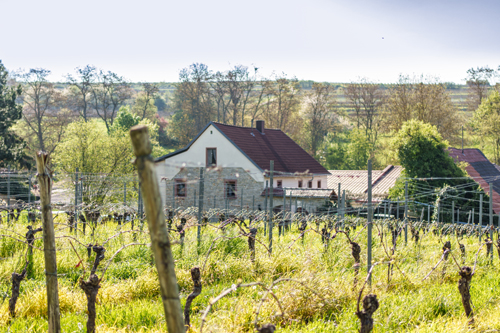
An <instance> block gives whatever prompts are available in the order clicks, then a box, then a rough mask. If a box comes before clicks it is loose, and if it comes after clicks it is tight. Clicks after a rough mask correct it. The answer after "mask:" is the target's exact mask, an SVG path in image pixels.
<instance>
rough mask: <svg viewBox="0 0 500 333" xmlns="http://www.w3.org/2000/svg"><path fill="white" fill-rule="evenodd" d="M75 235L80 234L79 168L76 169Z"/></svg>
mask: <svg viewBox="0 0 500 333" xmlns="http://www.w3.org/2000/svg"><path fill="white" fill-rule="evenodd" d="M73 225H74V227H75V235H76V234H77V233H78V167H77V168H75V221H74V222H73Z"/></svg>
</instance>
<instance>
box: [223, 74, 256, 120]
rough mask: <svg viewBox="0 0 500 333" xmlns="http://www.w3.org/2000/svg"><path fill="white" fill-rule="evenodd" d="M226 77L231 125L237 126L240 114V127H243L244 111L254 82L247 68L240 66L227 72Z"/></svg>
mask: <svg viewBox="0 0 500 333" xmlns="http://www.w3.org/2000/svg"><path fill="white" fill-rule="evenodd" d="M226 77H227V86H228V92H229V97H230V101H231V110H232V113H233V114H232V118H233V125H236V124H237V122H238V116H239V115H240V114H241V126H245V111H246V107H247V105H248V102H249V100H250V97H251V93H252V90H253V87H254V84H255V82H254V80H252V78H251V77H250V74H249V72H248V67H246V66H241V65H238V66H234V68H233V69H231V70H229V71H228V72H227V74H226ZM254 78H255V77H254Z"/></svg>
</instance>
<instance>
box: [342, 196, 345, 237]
mask: <svg viewBox="0 0 500 333" xmlns="http://www.w3.org/2000/svg"><path fill="white" fill-rule="evenodd" d="M345 211H346V209H345V190H342V228H344V226H345Z"/></svg>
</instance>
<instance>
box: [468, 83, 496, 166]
mask: <svg viewBox="0 0 500 333" xmlns="http://www.w3.org/2000/svg"><path fill="white" fill-rule="evenodd" d="M471 124H472V126H473V128H474V129H475V130H476V131H477V132H478V133H479V138H480V140H481V144H482V146H483V147H487V148H488V150H490V147H491V150H492V151H491V153H492V155H493V162H494V163H496V164H500V93H499V92H498V91H496V90H493V91H492V92H491V94H490V95H489V96H488V98H487V99H485V100H483V102H482V103H481V105H479V107H478V108H477V110H476V112H474V115H473V117H472V120H471Z"/></svg>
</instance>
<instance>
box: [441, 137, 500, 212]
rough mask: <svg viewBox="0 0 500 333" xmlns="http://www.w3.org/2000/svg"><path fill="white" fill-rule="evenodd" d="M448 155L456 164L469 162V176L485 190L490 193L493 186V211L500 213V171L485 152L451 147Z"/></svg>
mask: <svg viewBox="0 0 500 333" xmlns="http://www.w3.org/2000/svg"><path fill="white" fill-rule="evenodd" d="M448 153H449V154H450V156H451V157H453V159H454V160H455V161H456V162H467V163H468V164H469V165H467V167H466V168H465V171H466V172H467V174H468V175H469V176H470V177H472V178H473V179H474V180H475V181H476V182H477V183H479V185H480V186H481V188H482V189H483V191H484V192H485V193H487V194H488V193H489V191H490V184H491V185H492V190H493V192H492V199H493V200H492V201H493V211H494V212H495V214H498V213H500V170H499V168H498V166H497V165H495V164H493V163H491V162H490V161H489V160H488V159H487V158H486V156H484V154H483V152H482V151H481V150H479V149H476V148H466V149H463V152H462V149H457V148H453V147H450V148H448Z"/></svg>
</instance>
